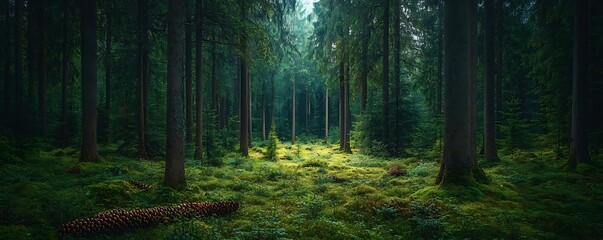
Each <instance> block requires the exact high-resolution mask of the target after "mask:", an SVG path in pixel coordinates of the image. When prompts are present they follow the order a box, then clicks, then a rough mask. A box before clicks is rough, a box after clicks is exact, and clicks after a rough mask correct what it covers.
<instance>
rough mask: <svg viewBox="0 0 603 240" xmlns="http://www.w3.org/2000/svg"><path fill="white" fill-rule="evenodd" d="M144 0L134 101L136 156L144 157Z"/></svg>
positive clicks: (140, 12) (140, 6) (143, 0)
mask: <svg viewBox="0 0 603 240" xmlns="http://www.w3.org/2000/svg"><path fill="white" fill-rule="evenodd" d="M145 4H146V0H138V32H137V45H138V46H137V55H138V56H137V57H138V59H137V65H138V66H137V68H136V69H137V72H136V75H137V77H138V79H137V82H136V102H137V112H136V117H137V119H138V120H137V124H138V153H137V154H136V155H137V157H138V158H141V159H146V158H147V151H146V136H147V134H146V125H147V124H146V118H145V108H146V107H145V103H146V102H145V97H144V96H145V80H144V78H145V73H144V72H145V67H144V61H145V58H144V33H143V32H144V26H143V25H144V24H143V22H144V16H143V14H144V5H145Z"/></svg>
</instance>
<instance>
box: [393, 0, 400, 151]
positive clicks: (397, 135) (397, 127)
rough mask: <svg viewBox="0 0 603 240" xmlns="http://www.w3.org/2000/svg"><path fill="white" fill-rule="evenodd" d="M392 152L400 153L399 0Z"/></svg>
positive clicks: (396, 5)
mask: <svg viewBox="0 0 603 240" xmlns="http://www.w3.org/2000/svg"><path fill="white" fill-rule="evenodd" d="M393 27H394V93H393V94H394V102H395V103H394V106H396V107H395V109H394V111H395V127H394V131H395V133H394V153H395V154H396V155H398V154H400V150H401V149H400V148H401V146H400V104H401V102H400V94H401V93H400V0H394V26H393Z"/></svg>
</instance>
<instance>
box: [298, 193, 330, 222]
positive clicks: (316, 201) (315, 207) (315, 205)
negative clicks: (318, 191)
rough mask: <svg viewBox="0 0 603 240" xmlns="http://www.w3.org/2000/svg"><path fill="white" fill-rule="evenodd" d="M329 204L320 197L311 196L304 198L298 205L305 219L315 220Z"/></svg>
mask: <svg viewBox="0 0 603 240" xmlns="http://www.w3.org/2000/svg"><path fill="white" fill-rule="evenodd" d="M330 203H331V201H329V200H327V199H324V198H323V197H321V196H318V195H315V194H312V195H307V196H305V197H304V198H303V199H302V200H301V201H300V202H299V205H300V206H301V207H302V212H303V213H304V214H305V215H306V216H307V218H309V219H315V218H317V217H318V216H319V215H320V213H321V212H322V211H323V210H324V209H325V208H326V207H327V205H329V204H330Z"/></svg>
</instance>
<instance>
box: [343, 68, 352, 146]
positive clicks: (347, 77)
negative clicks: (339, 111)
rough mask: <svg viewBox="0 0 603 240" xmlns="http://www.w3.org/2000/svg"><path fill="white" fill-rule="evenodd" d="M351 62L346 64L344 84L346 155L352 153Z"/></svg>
mask: <svg viewBox="0 0 603 240" xmlns="http://www.w3.org/2000/svg"><path fill="white" fill-rule="evenodd" d="M350 80H351V79H350V62H349V61H347V63H346V70H345V80H344V81H345V83H344V95H343V96H344V98H345V101H343V104H344V106H343V111H344V114H343V116H344V124H345V128H344V129H345V130H344V133H343V134H344V139H345V140H344V144H343V151H344V152H345V153H352V148H351V147H350V128H351V127H352V114H351V112H350Z"/></svg>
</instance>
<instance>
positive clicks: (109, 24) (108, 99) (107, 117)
mask: <svg viewBox="0 0 603 240" xmlns="http://www.w3.org/2000/svg"><path fill="white" fill-rule="evenodd" d="M109 6H110V4H107V8H109ZM106 14H107V35H106V36H105V47H106V50H105V51H106V52H105V119H104V125H103V126H104V130H103V135H105V141H106V142H107V143H109V142H111V134H110V129H111V128H110V127H111V126H110V125H111V74H112V73H111V70H112V69H111V56H112V55H111V51H112V39H111V38H112V34H113V32H112V30H113V29H112V24H113V23H112V16H111V15H112V14H111V9H107V13H106Z"/></svg>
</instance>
